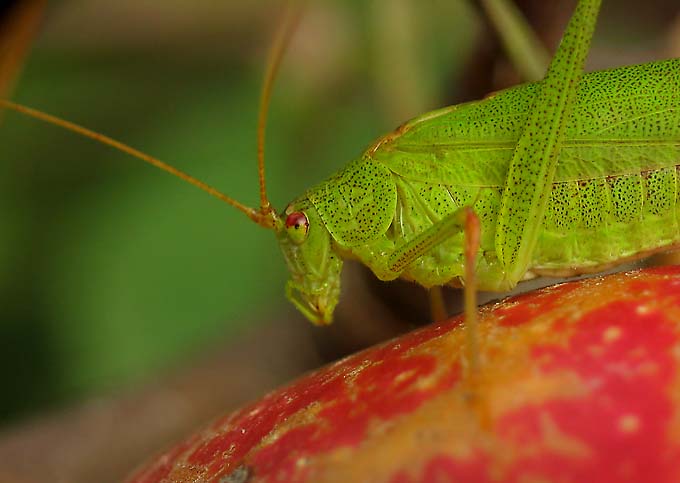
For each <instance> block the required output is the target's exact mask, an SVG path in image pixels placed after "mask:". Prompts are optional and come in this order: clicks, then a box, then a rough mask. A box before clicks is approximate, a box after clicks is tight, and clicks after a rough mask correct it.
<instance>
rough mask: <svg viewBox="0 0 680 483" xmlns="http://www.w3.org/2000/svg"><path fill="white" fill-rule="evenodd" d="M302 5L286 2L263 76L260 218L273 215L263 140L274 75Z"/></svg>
mask: <svg viewBox="0 0 680 483" xmlns="http://www.w3.org/2000/svg"><path fill="white" fill-rule="evenodd" d="M302 3H303V2H302V1H301V0H289V2H288V6H287V7H286V11H285V16H284V18H283V20H282V21H281V23H280V25H279V28H278V30H277V32H276V36H275V37H274V42H273V43H272V46H271V48H270V50H269V58H268V60H267V71H266V73H265V76H264V83H263V85H262V92H261V95H260V111H259V117H258V120H257V172H258V177H259V179H260V213H261V215H262V216H267V215H270V216H271V215H273V210H272V207H271V203H269V199H268V198H267V188H266V185H265V178H264V139H265V128H266V126H267V114H268V113H269V104H270V99H271V94H272V88H273V86H274V80H275V79H276V74H277V73H278V70H279V67H280V65H281V60H282V59H283V54H284V53H285V52H286V48H287V47H288V44H289V43H290V39H291V37H292V36H293V32H295V27H296V25H297V23H298V21H299V20H300V16H301V14H302Z"/></svg>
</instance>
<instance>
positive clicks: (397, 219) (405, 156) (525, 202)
mask: <svg viewBox="0 0 680 483" xmlns="http://www.w3.org/2000/svg"><path fill="white" fill-rule="evenodd" d="M598 9H599V1H594V0H581V1H580V2H579V6H578V7H577V12H576V14H575V15H574V17H573V19H572V22H571V23H570V25H569V27H568V28H567V33H566V34H565V40H564V41H563V43H562V46H561V47H560V49H559V50H558V53H557V54H556V56H555V58H554V60H553V64H552V65H551V68H550V70H549V72H548V75H547V77H546V79H545V80H544V81H541V82H538V83H535V84H526V85H522V86H518V87H515V88H513V89H509V90H507V91H504V92H501V93H497V94H495V95H494V96H492V97H490V98H488V99H485V100H483V101H479V102H473V103H468V104H464V105H460V106H453V107H447V108H443V109H440V110H437V111H433V112H430V113H427V114H425V115H423V116H420V117H418V118H416V119H414V120H412V121H410V122H408V123H406V124H404V125H402V126H401V127H400V128H399V129H397V130H396V131H395V132H393V133H391V134H389V135H387V136H385V137H383V138H381V139H380V140H378V141H377V142H376V143H375V144H374V145H373V146H372V147H371V148H369V149H368V150H367V151H366V152H365V153H364V154H363V156H361V157H360V158H359V159H357V160H355V161H353V162H352V163H350V164H349V165H348V166H347V167H346V168H345V169H343V170H342V171H341V172H339V173H338V174H336V175H334V176H333V177H331V178H330V179H329V180H327V181H325V182H323V183H321V184H320V185H318V186H316V187H314V188H311V189H309V190H307V191H306V193H305V194H303V195H302V196H301V197H299V198H297V199H295V200H294V201H293V202H292V203H291V204H289V205H288V207H287V208H286V209H285V210H283V212H281V213H278V214H277V213H276V212H274V211H273V210H272V209H271V207H270V204H269V201H268V199H267V197H266V192H265V189H264V175H263V161H262V158H261V161H260V165H261V169H260V172H261V207H260V209H259V210H256V209H253V208H249V207H247V206H245V205H243V204H241V203H239V202H237V201H235V200H233V199H232V198H229V197H227V196H225V195H222V194H221V193H219V192H217V191H216V190H214V189H213V188H211V187H209V186H207V185H205V184H203V183H201V182H199V181H197V180H195V179H194V178H191V177H189V176H187V175H185V174H184V173H181V172H179V171H178V170H175V169H174V168H171V167H169V166H167V165H165V164H164V163H160V162H159V161H157V160H155V159H154V158H151V157H150V156H146V155H144V154H142V153H140V152H138V151H134V150H131V149H130V148H127V147H126V146H124V145H122V144H120V143H117V142H115V141H113V140H111V139H109V138H106V137H104V136H101V135H97V134H95V133H92V132H91V131H89V130H85V129H83V128H80V127H78V126H75V125H73V124H70V123H65V122H64V121H61V120H59V119H56V118H53V117H50V116H46V115H44V114H41V113H38V112H36V111H32V110H29V109H27V108H24V107H21V106H18V105H16V104H12V103H10V102H7V101H2V105H3V106H4V107H7V108H12V109H16V110H19V111H21V112H24V113H27V114H29V115H33V116H34V117H38V118H41V119H43V120H47V121H48V122H52V123H55V124H60V125H62V126H64V127H67V128H70V129H72V130H75V131H78V132H80V133H81V134H83V135H86V136H90V137H94V138H96V139H99V140H100V141H103V142H105V143H108V144H112V145H114V146H115V147H117V148H119V149H123V150H125V151H126V152H128V153H130V154H133V155H135V156H137V157H140V158H142V159H144V160H145V161H147V162H150V163H152V164H154V165H156V166H157V167H160V168H161V169H164V170H166V171H169V172H171V173H172V174H175V175H177V176H179V177H181V178H183V179H185V180H187V181H189V182H191V183H193V184H195V185H197V186H199V187H200V188H202V189H204V190H206V191H208V192H209V193H211V194H213V195H214V196H217V197H218V198H220V199H222V200H223V201H226V202H227V203H229V204H231V205H233V206H235V207H236V208H238V209H239V210H241V211H242V212H244V213H246V214H247V215H248V216H249V217H250V218H251V219H253V220H254V221H256V222H257V223H259V224H260V225H262V226H264V227H266V228H270V229H273V230H274V231H275V232H276V235H277V239H278V240H279V243H280V244H281V247H282V249H283V252H284V255H285V257H286V261H287V263H288V266H289V268H290V270H291V275H292V278H291V281H290V282H289V284H288V286H287V295H288V297H289V299H290V300H291V301H292V302H293V303H294V304H295V305H296V307H297V308H298V309H299V310H300V311H301V312H302V313H304V314H305V315H306V316H307V317H308V318H309V319H310V320H311V321H312V322H314V323H319V324H326V323H329V322H330V321H331V319H332V314H333V309H334V308H335V305H336V304H337V301H338V298H339V292H340V284H339V274H340V271H341V268H342V260H343V258H347V257H352V258H358V259H359V260H360V261H361V262H363V263H364V264H366V265H367V266H368V267H369V268H370V269H371V270H372V271H373V272H374V273H375V274H376V275H377V276H378V277H379V278H381V279H384V280H389V279H394V278H397V277H402V278H407V279H411V280H414V281H416V282H417V283H419V284H421V285H424V286H426V287H430V286H437V285H442V284H449V283H453V284H460V283H466V286H468V287H471V286H475V285H478V286H479V287H481V288H483V289H487V290H496V291H503V290H507V289H509V288H511V287H513V286H514V285H516V284H517V283H518V282H519V281H521V280H523V279H525V278H530V277H533V276H537V275H543V274H555V275H566V274H576V273H582V272H588V271H596V270H599V269H601V268H602V267H603V266H606V265H609V264H615V263H618V262H619V261H621V260H624V259H629V258H631V257H638V256H643V255H644V254H646V253H648V252H651V251H654V250H657V249H663V248H664V247H668V246H670V245H673V244H674V243H675V242H676V241H677V240H678V228H677V224H676V222H675V211H674V210H675V203H676V191H677V188H676V185H677V183H676V176H677V175H676V165H677V161H678V139H679V138H680V128H679V126H678V124H679V122H678V115H677V112H676V111H675V104H677V98H678V96H679V90H680V76H679V73H678V71H679V67H680V61H677V60H669V61H663V62H655V63H650V64H645V65H640V66H631V67H623V68H619V69H615V70H610V71H603V72H596V73H592V74H588V75H586V76H583V78H581V77H582V75H581V73H582V68H583V62H584V60H585V56H586V54H587V52H588V44H589V40H590V38H591V36H592V33H593V29H594V24H595V17H596V15H597V11H598ZM283 32H284V35H285V33H286V32H288V33H290V28H284V29H283ZM284 44H285V42H283V41H280V42H277V44H276V45H278V46H279V50H283V45H284ZM274 58H278V59H280V53H279V54H278V55H275V56H274ZM268 78H269V79H271V78H273V76H271V75H270V76H268ZM612 90H613V91H615V93H616V95H615V96H614V95H612ZM268 92H269V88H266V89H265V93H267V94H265V96H263V98H264V99H265V101H263V106H264V107H263V109H262V112H263V113H266V104H267V102H266V98H267V97H268ZM260 145H262V143H260ZM539 148H540V149H539ZM513 153H514V154H513ZM469 208H471V209H472V211H474V213H476V214H477V216H478V217H479V219H480V232H481V238H480V245H481V248H480V249H479V250H475V253H474V257H470V258H474V265H475V266H476V270H475V272H474V274H475V275H476V278H477V280H478V281H477V282H476V283H474V282H472V280H471V277H472V275H473V272H472V271H471V268H472V263H470V261H469V260H468V262H467V263H466V257H465V255H464V243H463V239H464V236H465V235H464V231H465V230H464V229H463V225H464V218H467V215H468V214H469V213H470V212H471V211H470V210H468V209H469ZM471 231H472V230H468V235H472V233H470V232H471ZM630 232H633V235H631V234H630ZM466 265H467V269H468V273H467V274H466V273H465V268H466ZM468 293H469V294H471V293H472V292H468ZM471 298H472V297H471V295H470V296H468V299H469V300H471ZM469 307H470V303H468V309H469ZM470 314H471V312H470V310H468V316H469V317H471V315H470Z"/></svg>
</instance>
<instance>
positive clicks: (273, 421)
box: [129, 267, 680, 483]
mask: <svg viewBox="0 0 680 483" xmlns="http://www.w3.org/2000/svg"><path fill="white" fill-rule="evenodd" d="M464 344H465V333H464V329H463V327H462V319H461V318H460V317H458V318H455V319H451V320H449V321H446V322H444V323H439V324H434V325H431V326H428V327H425V328H423V329H420V330H417V331H415V332H412V333H410V334H407V335H405V336H403V337H400V338H398V339H396V340H393V341H390V342H387V343H384V344H382V345H379V346H377V347H374V348H371V349H368V350H365V351H363V352H361V353H358V354H356V355H353V356H351V357H348V358H346V359H344V360H342V361H340V362H337V363H335V364H332V365H330V366H328V367H324V368H322V369H319V370H318V371H316V372H314V373H312V374H310V375H308V376H305V377H303V378H301V379H299V380H297V381H296V382H294V383H292V384H291V385H289V386H287V387H284V388H282V389H279V390H277V391H275V392H273V393H271V394H268V395H267V396H265V397H264V398H262V399H261V400H260V401H257V402H255V403H253V404H251V405H250V406H247V407H245V408H243V409H241V410H239V411H236V412H234V413H232V414H230V415H228V416H225V417H224V418H222V419H220V420H219V421H216V422H215V423H214V424H212V425H211V426H210V427H208V428H206V429H204V430H203V431H201V432H199V433H197V434H195V435H194V436H193V437H191V438H189V439H188V440H187V441H185V442H183V443H181V444H179V445H178V446H176V447H175V448H174V449H172V450H170V451H169V452H167V453H166V454H164V455H162V456H160V457H159V458H157V459H156V460H155V461H153V462H151V463H150V464H149V465H148V466H147V467H146V468H144V469H142V470H140V471H138V472H137V473H136V475H134V476H133V477H131V478H130V479H129V482H130V483H180V482H181V483H189V482H191V483H208V482H210V483H236V482H239V483H245V482H249V483H255V482H269V483H272V482H329V481H334V482H359V481H366V482H391V483H413V482H454V481H455V482H492V481H493V482H513V483H521V482H548V481H550V482H559V483H568V482H569V483H571V482H573V483H577V482H578V483H584V482H644V481H649V482H655V483H661V482H669V483H670V482H678V481H680V377H679V376H678V361H679V358H680V268H678V267H669V268H661V269H652V270H643V271H638V272H631V273H625V274H616V275H611V276H608V277H603V278H594V279H590V280H584V281H578V282H572V283H565V284H562V285H557V286H554V287H550V288H546V289H543V290H539V291H536V292H532V293H529V294H525V295H521V296H519V297H513V298H510V299H507V300H505V301H503V302H500V303H497V304H493V305H489V306H485V307H483V308H482V309H481V314H480V348H481V354H480V355H481V370H480V374H479V377H477V378H476V379H475V380H474V382H473V380H472V379H471V378H469V377H467V376H465V375H464V374H465V371H464V369H463V367H462V362H461V361H462V360H463V354H464V351H465V345H464ZM676 411H677V412H676Z"/></svg>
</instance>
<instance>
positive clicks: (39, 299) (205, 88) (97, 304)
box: [0, 0, 475, 423]
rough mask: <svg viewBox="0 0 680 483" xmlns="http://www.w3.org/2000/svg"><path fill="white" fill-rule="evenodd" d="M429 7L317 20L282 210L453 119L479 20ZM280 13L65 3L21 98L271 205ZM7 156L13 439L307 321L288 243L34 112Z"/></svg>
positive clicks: (6, 382)
mask: <svg viewBox="0 0 680 483" xmlns="http://www.w3.org/2000/svg"><path fill="white" fill-rule="evenodd" d="M415 7H416V6H415V4H414V3H413V2H402V1H399V2H396V1H395V2H375V3H371V2H363V1H353V2H341V1H321V2H310V5H309V7H308V10H307V11H306V13H305V16H304V18H303V20H302V23H301V25H300V27H299V30H298V32H297V34H296V37H295V39H294V40H293V43H292V46H291V48H290V51H289V52H288V54H287V56H286V59H285V61H284V66H283V71H282V73H281V76H280V78H279V79H278V80H277V85H276V89H275V92H274V99H273V105H272V109H271V115H270V123H269V126H268V137H267V169H268V172H267V181H268V187H269V191H270V197H271V199H272V202H273V203H274V205H275V206H276V207H277V208H278V209H282V208H283V207H284V206H285V204H286V203H287V202H288V201H289V200H290V199H292V198H293V197H295V196H297V195H298V194H300V193H302V192H303V190H304V189H305V188H306V187H309V186H310V185H311V184H313V183H315V182H318V181H320V180H321V179H323V178H324V177H325V176H327V175H329V174H331V173H332V172H334V171H335V170H337V169H338V168H339V167H340V166H342V165H343V164H344V163H346V162H347V161H348V160H350V159H352V158H353V157H355V156H357V155H359V154H360V153H361V152H362V151H363V149H364V148H365V147H366V146H367V145H368V144H369V143H370V142H371V141H372V140H373V139H375V138H376V137H377V136H379V135H381V134H383V133H385V132H387V131H389V130H391V129H393V128H394V127H395V126H396V125H397V124H399V123H400V122H402V121H404V120H405V119H407V118H408V117H410V116H413V115H415V114H418V113H419V112H420V111H422V110H424V109H427V108H435V107H437V106H439V105H441V100H440V99H441V98H442V97H445V96H446V95H447V92H448V90H447V85H446V84H447V83H448V82H451V79H453V78H454V76H455V75H456V69H457V68H458V65H459V60H461V59H463V58H464V56H465V55H466V53H467V51H466V48H463V47H461V46H464V45H467V44H469V43H470V42H469V40H467V39H469V37H470V36H471V35H472V32H473V30H474V28H475V23H474V16H473V15H472V14H471V11H470V9H469V7H468V6H467V5H466V4H465V3H464V2H450V1H443V0H441V1H435V0H431V1H427V2H424V4H422V5H421V4H419V5H418V7H417V9H416V8H415ZM400 9H401V10H400ZM280 13H281V11H280V4H279V3H278V2H273V1H265V0H258V1H254V0H249V1H247V2H245V1H239V2H236V1H225V2H210V1H194V2H185V1H167V0H166V1H158V0H148V1H142V2H140V1H139V0H135V1H127V0H120V1H117V2H110V1H100V0H89V1H77V0H73V1H68V2H66V1H64V2H60V3H53V4H51V5H50V6H49V8H48V11H47V13H46V19H45V21H44V24H43V27H42V30H41V33H40V35H39V37H38V38H37V39H36V42H35V44H34V48H33V50H32V53H31V55H30V58H29V60H28V62H27V64H26V66H25V69H24V72H23V75H22V76H21V78H20V81H19V83H18V85H17V88H16V90H15V96H14V98H15V99H16V100H17V101H18V102H21V103H25V104H27V105H30V106H33V107H36V108H38V109H41V110H44V111H47V112H49V113H53V114H56V115H59V116H61V117H64V118H66V119H68V120H71V121H74V122H77V123H80V124H82V125H84V126H87V127H89V128H92V129H94V130H97V131H100V132H102V133H104V134H107V135H110V136H112V137H114V138H117V139H120V140H122V141H124V142H126V143H129V144H131V145H132V146H134V147H137V148H139V149H141V150H143V151H146V152H148V153H150V154H153V155H155V156H158V157H159V158H161V159H163V160H164V161H166V162H169V163H170V164H173V165H174V166H177V167H179V168H181V169H183V170H186V171H188V172H189V173H191V174H192V175H194V176H196V177H198V178H200V179H202V180H204V181H206V182H208V183H210V184H213V185H214V186H216V187H217V188H218V189H220V190H222V191H224V192H225V193H227V194H229V195H230V196H234V197H235V198H237V199H238V200H240V201H242V202H245V203H248V204H251V205H256V204H257V200H258V191H257V177H256V164H255V130H256V117H257V107H258V96H259V88H260V83H261V77H262V72H263V70H264V65H265V58H266V51H267V48H268V46H269V43H270V40H271V37H272V33H273V31H274V28H275V26H276V21H277V18H278V17H279V15H280ZM400 45H405V46H406V48H405V49H401V48H399V46H400ZM414 86H415V87H414ZM0 144H1V145H2V146H3V149H2V152H1V153H0V317H1V318H0V341H1V342H0V343H1V344H2V345H1V350H0V380H2V381H3V388H4V391H3V393H2V397H0V423H7V422H8V421H10V420H12V419H16V418H17V417H25V416H27V415H29V414H31V413H33V412H35V411H37V410H39V409H40V410H42V409H45V408H49V407H53V406H54V405H55V404H64V403H67V402H69V401H73V400H75V399H79V398H82V397H84V396H86V395H90V394H94V393H97V392H100V391H108V390H112V389H115V388H117V387H121V386H122V385H126V384H130V383H131V382H134V381H137V380H140V379H142V378H144V377H148V375H149V374H152V373H153V372H154V371H157V370H159V369H163V368H167V367H168V366H171V365H177V364H181V363H182V361H183V360H185V359H186V358H187V357H190V356H191V354H193V353H196V352H197V351H200V350H201V349H202V348H203V347H205V346H206V345H207V344H210V341H212V340H215V339H224V338H228V337H230V336H231V335H233V334H235V333H236V331H239V330H241V329H242V328H243V327H244V325H245V324H252V323H257V321H258V320H264V319H272V318H276V317H280V316H281V315H280V314H281V311H282V309H283V311H284V313H285V314H287V315H290V314H294V315H293V316H295V317H298V318H299V319H300V323H301V324H302V323H307V322H306V321H304V320H303V318H302V317H301V316H298V315H297V314H295V313H294V312H293V311H292V310H290V308H289V307H288V306H287V302H286V301H285V298H284V293H283V287H284V283H285V278H286V275H285V272H284V270H285V267H284V263H283V261H282V259H281V258H280V257H279V253H278V248H277V246H276V244H275V241H274V239H273V236H272V234H271V233H268V232H266V231H265V230H262V229H260V228H259V227H257V226H255V225H253V224H251V223H250V222H249V220H248V219H247V218H245V217H244V216H243V215H242V214H240V213H238V212H236V211H235V210H233V209H232V208H230V207H228V206H226V205H223V204H220V203H219V202H218V201H216V200H214V199H212V198H211V197H209V196H207V195H206V194H204V193H201V192H200V191H198V190H196V189H195V188H193V187H191V186H188V185H185V184H184V183H182V182H181V181H179V180H177V179H174V178H172V177H170V176H168V175H166V174H163V173H161V172H159V171H157V170H155V169H153V168H150V167H148V166H146V165H144V164H143V163H141V162H139V161H137V160H134V159H131V158H129V157H127V156H125V155H122V154H120V153H117V152H115V151H113V150H111V149H109V148H107V147H104V146H101V145H98V144H96V143H94V142H92V141H89V140H85V139H81V138H79V137H78V136H76V135H73V134H70V133H67V132H64V131H62V130H60V129H58V128H54V127H51V126H47V125H44V124H42V123H39V122H37V121H34V120H31V119H27V118H24V117H21V116H19V115H16V114H12V113H8V114H6V115H5V116H4V118H3V120H2V126H1V128H0Z"/></svg>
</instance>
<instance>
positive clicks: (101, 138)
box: [0, 99, 268, 227]
mask: <svg viewBox="0 0 680 483" xmlns="http://www.w3.org/2000/svg"><path fill="white" fill-rule="evenodd" d="M0 107H2V108H5V109H10V110H12V111H16V112H19V113H21V114H24V115H26V116H29V117H32V118H34V119H38V120H40V121H43V122H46V123H48V124H53V125H55V126H59V127H61V128H64V129H66V130H68V131H71V132H74V133H77V134H80V135H81V136H85V137H87V138H90V139H94V140H95V141H98V142H100V143H102V144H106V145H107V146H111V147H112V148H115V149H118V150H120V151H122V152H124V153H126V154H129V155H130V156H133V157H135V158H137V159H141V160H142V161H144V162H146V163H149V164H151V165H152V166H155V167H157V168H158V169H161V170H163V171H165V172H166V173H170V174H171V175H173V176H177V177H178V178H180V179H182V180H184V181H186V182H187V183H190V184H192V185H194V186H196V187H197V188H199V189H202V190H203V191H205V192H206V193H208V194H210V195H212V196H214V197H215V198H217V199H218V200H221V201H224V202H225V203H227V204H229V205H231V206H233V207H234V208H236V209H237V210H239V211H242V212H243V213H245V214H246V215H248V217H250V219H252V220H253V221H255V222H256V223H258V224H259V225H261V226H265V227H268V226H266V225H263V223H262V216H261V214H260V212H259V211H257V210H256V209H254V208H251V207H249V206H246V205H244V204H242V203H240V202H238V201H236V200H235V199H233V198H230V197H229V196H227V195H225V194H223V193H221V192H220V191H218V190H217V189H215V188H213V187H212V186H210V185H208V184H206V183H204V182H203V181H200V180H198V179H196V178H194V177H193V176H190V175H188V174H187V173H185V172H184V171H181V170H179V169H177V168H174V167H172V166H170V165H169V164H166V163H164V162H163V161H161V160H159V159H157V158H154V157H153V156H149V155H148V154H146V153H143V152H142V151H139V150H137V149H135V148H132V147H130V146H128V145H127V144H123V143H121V142H120V141H116V140H115V139H113V138H110V137H108V136H105V135H103V134H100V133H98V132H95V131H92V130H90V129H87V128H85V127H83V126H80V125H78V124H75V123H72V122H70V121H66V120H65V119H61V118H59V117H56V116H52V115H50V114H46V113H44V112H42V111H38V110H36V109H32V108H30V107H27V106H24V105H22V104H17V103H15V102H12V101H8V100H5V99H0Z"/></svg>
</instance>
